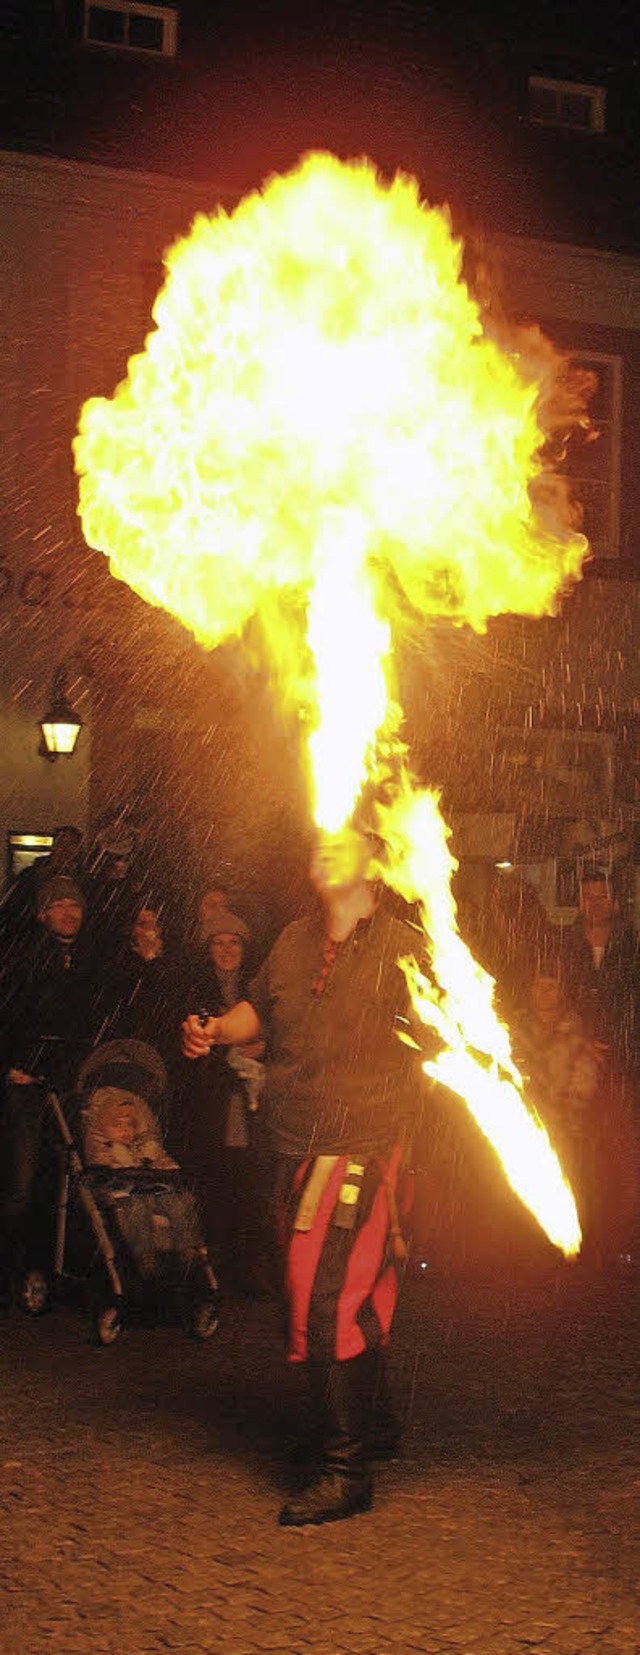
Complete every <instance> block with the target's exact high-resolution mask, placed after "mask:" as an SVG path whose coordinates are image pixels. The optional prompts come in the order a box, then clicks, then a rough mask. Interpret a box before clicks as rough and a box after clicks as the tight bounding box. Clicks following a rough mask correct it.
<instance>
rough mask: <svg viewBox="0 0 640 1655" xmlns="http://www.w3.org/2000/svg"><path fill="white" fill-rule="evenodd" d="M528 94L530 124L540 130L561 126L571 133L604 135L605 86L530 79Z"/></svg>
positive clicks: (540, 76)
mask: <svg viewBox="0 0 640 1655" xmlns="http://www.w3.org/2000/svg"><path fill="white" fill-rule="evenodd" d="M527 91H528V106H527V112H528V116H529V120H530V121H534V122H535V123H536V124H537V125H538V126H562V127H566V128H568V129H569V130H571V131H572V132H604V130H605V105H606V92H605V89H604V87H603V86H585V85H582V84H581V83H580V82H578V81H572V80H551V79H546V78H545V77H544V76H542V75H530V76H529V80H528V82H527Z"/></svg>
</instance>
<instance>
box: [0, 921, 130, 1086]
mask: <svg viewBox="0 0 640 1655" xmlns="http://www.w3.org/2000/svg"><path fill="white" fill-rule="evenodd" d="M0 1022H1V1050H2V1060H3V1065H4V1066H5V1068H7V1069H8V1068H16V1069H22V1070H24V1072H25V1073H26V1074H30V1075H34V1076H40V1075H42V1076H43V1077H44V1078H45V1079H46V1080H47V1081H49V1083H50V1084H51V1085H53V1086H56V1087H59V1088H67V1087H69V1086H71V1085H73V1084H75V1080H76V1077H77V1071H78V1068H79V1066H80V1063H81V1062H82V1059H83V1057H84V1056H86V1054H87V1053H88V1052H89V1051H90V1050H91V1048H92V1046H93V1045H95V1044H96V1043H97V1041H98V1040H99V1039H100V1037H101V1035H102V1033H103V1032H104V1030H105V1029H106V1026H107V1022H108V996H107V990H106V984H105V983H104V981H103V980H102V976H101V974H100V972H99V970H98V967H97V962H96V959H95V956H94V955H93V953H92V951H91V949H90V948H89V946H88V943H87V940H86V938H85V937H83V935H82V933H81V934H80V936H79V937H78V938H77V939H76V941H75V942H74V943H72V944H70V945H66V944H62V943H60V942H59V941H58V940H57V939H56V938H55V937H53V936H51V935H50V934H49V932H48V931H46V930H44V929H43V928H42V927H41V928H40V934H39V935H38V937H37V938H36V940H35V942H34V944H33V947H32V948H31V949H30V951H29V953H28V955H26V956H25V957H23V958H21V960H20V961H19V962H18V963H16V966H15V969H8V970H7V972H6V973H5V976H4V979H3V985H2V1004H1V1008H0Z"/></svg>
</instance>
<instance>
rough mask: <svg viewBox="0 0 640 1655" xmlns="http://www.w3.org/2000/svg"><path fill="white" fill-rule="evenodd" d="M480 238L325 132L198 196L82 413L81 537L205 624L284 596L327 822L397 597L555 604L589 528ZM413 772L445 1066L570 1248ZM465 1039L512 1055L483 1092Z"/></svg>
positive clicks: (400, 848) (567, 1222)
mask: <svg viewBox="0 0 640 1655" xmlns="http://www.w3.org/2000/svg"><path fill="white" fill-rule="evenodd" d="M461 259H462V249H461V245H460V243H459V242H458V241H457V240H456V239H455V238H454V236H453V235H452V233H451V227H450V224H449V220H448V216H447V214H446V213H445V212H442V211H439V210H435V209H432V208H430V207H429V206H428V205H426V204H425V203H423V202H421V200H420V196H419V190H418V186H417V184H416V182H415V180H413V179H410V178H406V177H404V176H401V175H398V176H397V177H396V178H395V179H394V181H393V182H392V183H391V184H389V185H387V184H384V183H383V182H382V181H381V180H380V179H379V177H378V176H377V174H376V171H375V168H374V167H373V166H372V165H371V164H370V163H369V162H366V161H363V162H359V163H357V164H351V165H344V164H342V163H341V162H339V161H337V160H336V159H335V158H334V157H332V156H330V155H312V156H309V157H307V158H306V159H305V160H304V161H303V162H301V164H300V165H299V167H298V168H296V169H295V170H294V171H293V172H292V173H291V174H289V175H288V176H287V177H283V178H280V177H279V178H274V179H272V180H271V181H270V182H269V183H268V184H267V185H266V186H265V188H264V189H263V190H262V191H261V192H259V193H255V194H253V195H251V196H249V197H247V198H246V199H245V200H244V201H242V202H241V203H240V205H239V206H238V208H237V209H236V211H235V212H234V213H233V214H232V215H231V216H230V217H227V216H226V215H225V214H224V213H223V212H222V211H220V212H218V213H217V214H216V215H215V216H213V217H210V218H205V217H199V218H197V219H196V221H195V223H194V225H193V228H192V230H191V232H190V234H189V236H187V237H186V238H185V239H184V240H182V241H180V242H178V243H177V244H176V245H175V246H174V247H173V248H171V249H170V251H169V253H168V254H167V256H166V267H167V280H166V283H165V286H164V288H163V290H162V292H161V293H160V295H159V297H158V299H157V301H156V305H155V307H154V313H153V314H154V321H155V324H156V327H155V331H154V332H152V333H151V334H150V335H149V337H148V339H147V341H146V344H145V349H144V351H143V352H142V353H141V354H140V355H138V356H135V357H133V358H132V360H131V362H130V363H129V370H128V375H127V378H126V380H125V381H124V382H123V383H122V384H121V385H120V386H119V387H118V388H117V390H116V393H115V395H114V397H113V399H112V400H111V401H109V400H107V399H105V398H94V399H92V400H91V401H89V402H88V403H86V405H85V407H84V408H83V410H82V415H81V421H80V428H79V434H78V437H77V438H76V442H75V458H76V467H77V470H78V472H79V474H80V504H79V510H80V514H81V517H82V522H83V528H84V533H85V536H86V539H87V541H88V542H89V544H90V545H92V546H94V547H96V548H97V549H99V550H101V551H104V552H105V553H106V554H107V555H108V557H109V559H110V565H111V569H112V571H113V573H114V574H115V575H116V576H118V577H119V578H121V579H124V580H126V581H128V582H129V584H130V585H131V586H133V587H134V588H135V590H136V591H138V592H139V593H140V594H141V595H142V596H143V597H144V598H146V599H147V600H148V601H149V602H151V603H155V604H161V605H163V606H164V607H166V608H167V609H169V610H171V612H172V613H173V614H174V615H176V616H178V617H179V619H180V620H182V621H183V622H184V624H185V625H186V626H188V627H189V628H190V629H191V631H192V632H193V633H194V634H195V636H196V637H197V638H198V639H199V640H200V641H201V642H202V643H204V644H205V645H207V646H210V647H211V646H214V645H215V644H216V643H218V642H219V641H220V640H221V639H223V638H227V637H229V636H230V635H233V634H240V633H241V632H242V630H243V628H244V626H245V624H246V623H247V621H248V620H249V618H250V617H251V616H254V615H259V614H260V613H261V611H262V613H263V615H267V616H268V641H269V644H270V646H271V649H272V653H273V659H274V662H275V665H276V667H277V669H278V673H279V678H280V683H281V686H282V689H283V690H284V692H286V693H287V694H288V695H289V696H290V697H292V698H293V699H294V700H295V701H297V703H298V704H300V705H304V708H305V710H306V713H307V715H308V722H309V726H310V735H309V741H308V763H309V767H310V772H311V775H310V785H311V791H312V798H313V810H314V815H315V818H316V820H317V822H318V823H319V825H321V826H322V827H323V828H325V829H326V830H329V831H332V830H333V829H337V828H338V827H340V825H341V824H342V823H343V822H344V821H345V820H347V819H348V817H349V816H350V814H351V812H352V810H353V807H354V805H355V803H356V800H357V798H358V796H359V793H360V790H361V788H362V785H363V782H364V781H365V779H366V777H367V775H369V774H371V773H375V770H376V764H377V760H378V755H379V752H380V748H381V745H382V746H384V745H385V744H386V746H387V747H388V745H389V744H390V743H391V744H392V745H393V742H394V739H396V733H397V729H398V725H399V718H400V714H399V710H398V708H397V707H396V706H395V705H394V703H393V701H392V700H391V697H390V693H389V672H390V657H391V631H392V622H393V623H394V624H395V625H396V626H397V624H398V619H399V617H401V616H402V614H403V612H405V611H407V610H413V611H416V610H417V611H418V612H419V613H420V614H422V615H424V616H434V615H444V616H449V617H451V618H452V620H454V621H456V622H463V621H464V622H467V623H468V624H470V625H472V626H473V627H475V628H476V629H482V628H484V627H485V626H486V623H487V620H488V619H489V617H490V616H493V615H497V614H499V613H501V612H503V611H507V610H509V611H517V612H519V613H526V614H530V615H540V614H543V613H548V612H552V611H553V608H554V605H555V601H556V598H557V595H558V593H559V592H560V591H561V590H562V589H563V587H565V586H566V585H567V583H568V582H569V581H570V580H572V579H575V578H576V577H577V576H578V575H579V573H580V569H581V566H582V562H583V559H584V557H585V553H586V549H587V548H586V541H585V539H584V537H583V536H582V535H581V534H579V533H577V532H576V530H575V527H574V523H573V514H572V509H571V506H570V503H569V499H568V494H567V491H566V489H565V488H564V486H563V484H562V482H561V481H558V480H557V479H556V478H555V477H554V478H552V476H551V475H550V473H549V472H546V471H545V461H544V457H543V456H544V445H545V436H546V434H547V432H548V431H551V430H553V432H554V434H556V435H557V432H558V428H559V426H560V425H561V424H562V417H561V415H559V414H558V404H556V405H555V407H554V397H553V387H551V390H550V386H549V382H548V370H549V364H550V363H551V365H552V367H553V365H554V361H555V359H554V354H553V351H552V350H551V348H550V347H549V346H548V345H547V344H546V342H545V347H546V348H545V351H543V352H541V353H540V352H538V353H537V356H536V353H535V352H534V354H533V356H532V357H531V359H529V356H528V353H527V348H526V339H525V336H524V335H519V336H518V339H517V342H515V341H514V344H513V347H512V348H511V349H510V350H506V349H502V348H500V347H499V345H498V343H497V342H496V341H495V340H494V339H492V338H491V337H490V336H489V335H488V333H487V332H486V331H485V330H484V329H483V323H482V318H481V314H480V311H479V307H478V305H477V303H476V302H475V300H474V299H473V298H472V296H471V294H470V293H469V291H468V289H467V287H466V286H465V284H464V282H463V281H462V280H461V276H460V271H461ZM539 338H540V336H538V339H539ZM534 358H535V359H534ZM536 360H537V363H538V366H536ZM541 364H544V373H545V376H546V377H545V382H544V384H543V382H542V366H541ZM555 366H556V367H558V368H560V366H561V364H560V363H559V360H558V361H557V362H555ZM551 377H552V378H553V373H552V376H551ZM579 417H580V410H579V409H578V411H577V412H576V409H575V408H573V409H572V410H571V419H572V420H573V422H574V423H575V422H576V421H577V420H578V419H579ZM568 423H570V421H569V420H568V421H567V424H568ZM301 613H302V614H304V615H306V628H305V629H303V630H301V628H300V623H299V619H298V617H299V616H300V614H301ZM407 787H408V784H407V783H406V780H405V782H404V783H403V786H402V788H401V790H400V794H399V798H398V801H397V805H398V810H400V808H401V807H402V824H403V825H402V832H400V831H399V826H398V823H399V817H398V816H394V815H393V812H392V813H391V815H390V816H389V817H388V819H387V822H386V828H385V831H387V830H388V835H389V839H390V842H392V843H395V846H396V851H395V857H396V862H395V864H394V862H393V858H392V868H391V872H390V873H389V875H388V877H389V882H390V883H394V882H396V883H400V882H401V883H402V888H403V890H404V894H405V895H407V896H409V897H410V898H415V897H417V898H418V900H419V901H420V902H421V904H422V910H423V913H424V918H425V925H426V929H427V933H428V937H429V939H430V943H431V954H432V965H433V970H434V974H435V977H436V981H437V985H438V986H437V988H436V989H435V990H432V988H431V987H430V986H429V984H428V983H427V982H426V980H425V979H423V978H421V977H420V975H419V974H418V973H416V972H412V971H411V969H408V975H409V979H410V981H411V984H412V991H413V994H414V997H415V999H416V1003H417V1005H418V1007H419V1008H420V1007H422V1008H423V1009H424V1008H428V1016H427V1018H426V1020H427V1021H429V1022H431V1023H432V1024H434V1026H436V1027H437V1028H438V1030H439V1032H440V1034H441V1037H442V1040H443V1053H442V1056H441V1058H440V1059H438V1060H437V1063H436V1065H435V1066H431V1067H430V1072H434V1073H435V1072H436V1071H437V1078H439V1079H441V1080H443V1081H444V1082H445V1083H446V1085H448V1086H450V1087H451V1086H454V1089H456V1090H459V1091H461V1092H462V1093H463V1095H464V1096H465V1097H466V1098H467V1101H468V1102H469V1106H470V1107H471V1108H474V1110H475V1111H476V1112H477V1116H478V1118H480V1117H482V1119H481V1124H482V1126H483V1130H485V1131H487V1133H488V1135H489V1136H490V1137H491V1141H492V1142H494V1143H495V1144H496V1147H498V1150H499V1153H500V1155H501V1157H502V1159H503V1163H504V1164H505V1169H506V1170H507V1175H508V1176H509V1177H510V1178H511V1179H512V1181H513V1182H514V1185H515V1187H516V1188H517V1189H518V1191H519V1193H520V1194H521V1195H522V1196H523V1199H525V1200H527V1202H528V1203H529V1204H531V1205H532V1207H533V1210H535V1211H536V1213H537V1216H538V1217H539V1218H540V1222H541V1223H543V1224H544V1226H545V1228H546V1229H547V1231H548V1233H549V1234H550V1235H551V1236H552V1238H553V1239H554V1240H557V1241H558V1242H559V1244H560V1245H562V1246H563V1247H565V1248H566V1250H567V1251H571V1250H573V1249H574V1248H575V1246H576V1245H577V1241H576V1225H577V1220H575V1216H574V1215H575V1209H573V1215H572V1214H571V1213H568V1211H567V1200H566V1194H567V1191H566V1186H565V1185H562V1188H563V1189H564V1191H565V1197H564V1198H563V1200H564V1205H563V1200H561V1199H560V1197H559V1195H558V1190H557V1174H558V1172H559V1169H558V1168H557V1162H556V1161H555V1157H553V1152H552V1151H551V1150H550V1146H549V1145H548V1140H547V1139H546V1134H544V1132H543V1130H542V1128H541V1127H540V1123H538V1122H537V1121H535V1119H534V1117H533V1116H531V1115H529V1114H528V1112H527V1110H526V1107H525V1106H524V1104H523V1102H522V1097H521V1091H520V1082H519V1077H518V1076H517V1072H516V1071H515V1069H514V1068H513V1065H512V1064H511V1060H510V1054H509V1049H508V1035H507V1032H506V1030H503V1029H501V1026H500V1025H499V1023H498V1020H497V1018H496V1016H495V1012H494V1010H493V1006H492V1000H491V993H490V990H489V988H488V987H487V986H486V985H487V983H488V981H489V980H485V982H484V983H483V981H482V979H483V976H484V974H483V973H480V971H479V967H477V966H476V965H475V962H473V960H472V959H471V956H470V955H468V951H467V950H466V949H465V948H464V945H463V943H462V942H461V939H460V937H459V936H458V933H457V930H456V925H455V910H454V907H453V904H452V899H451V894H450V888H449V871H450V870H449V868H448V867H447V866H446V857H445V858H443V857H438V856H437V855H436V854H435V851H434V845H435V841H436V840H437V833H436V832H435V828H434V823H435V822H437V821H438V820H440V823H441V818H439V813H438V812H437V808H436V805H435V801H433V802H432V807H431V808H432V810H433V823H432V829H433V831H434V838H433V839H432V840H429V839H427V838H425V833H424V828H425V814H424V810H425V807H424V801H422V804H421V805H420V809H419V810H418V812H417V814H416V815H415V816H414V814H413V812H412V810H410V809H409V810H408V809H407V808H406V804H407ZM441 830H442V832H443V834H444V824H442V823H441ZM444 842H445V847H446V837H445V840H444ZM419 848H422V850H423V851H425V852H427V855H426V862H429V859H430V858H431V862H430V868H428V867H427V866H426V865H425V862H424V861H422V862H420V863H419V864H418V863H417V861H416V858H415V854H414V853H417V851H418V850H419ZM394 868H395V871H394ZM400 868H402V870H403V871H402V873H400V872H399V869H400ZM412 881H413V885H412ZM472 985H473V994H472V993H471V986H472ZM470 1048H473V1049H475V1050H476V1051H477V1052H483V1053H485V1054H486V1055H487V1057H488V1058H489V1061H490V1064H491V1065H493V1068H494V1075H493V1083H495V1086H497V1087H498V1089H499V1090H498V1092H497V1093H496V1095H495V1098H494V1097H493V1095H492V1099H491V1101H490V1100H489V1097H488V1071H487V1069H486V1066H483V1065H482V1064H481V1065H480V1066H478V1063H477V1060H476V1059H475V1058H474V1056H473V1051H472V1050H470ZM498 1071H500V1072H498ZM454 1083H455V1084H454ZM516 1123H520V1127H521V1129H522V1132H523V1135H522V1138H521V1139H520V1140H519V1143H520V1144H521V1147H518V1148H517V1149H515V1150H513V1149H512V1147H511V1145H512V1133H511V1128H512V1127H513V1128H514V1134H515V1126H516ZM505 1125H506V1127H507V1128H508V1132H507V1137H505V1134H504V1131H503V1128H504V1127H505ZM532 1133H536V1134H538V1136H536V1137H535V1138H532V1136H531V1134H532ZM533 1143H535V1146H536V1150H535V1154H534V1150H533V1148H532V1144H533ZM543 1144H546V1146H547V1147H546V1149H545V1148H543V1147H542V1146H543ZM523 1159H524V1160H525V1161H529V1162H533V1161H537V1162H539V1163H540V1164H541V1167H542V1172H541V1178H540V1181H539V1182H540V1183H541V1184H542V1185H543V1186H544V1184H545V1181H546V1182H547V1183H549V1185H553V1198H552V1199H553V1201H554V1203H555V1206H554V1211H553V1215H551V1214H550V1212H548V1211H547V1208H546V1206H545V1203H544V1199H543V1196H544V1192H543V1194H542V1196H541V1195H540V1191H539V1190H538V1191H537V1192H536V1194H535V1196H532V1195H530V1193H529V1190H528V1186H527V1185H526V1181H525V1180H524V1178H523V1177H522V1176H521V1175H520V1170H519V1167H520V1163H521V1162H522V1160H523ZM561 1183H562V1180H561ZM558 1214H559V1215H560V1216H558ZM577 1233H578V1234H579V1232H577Z"/></svg>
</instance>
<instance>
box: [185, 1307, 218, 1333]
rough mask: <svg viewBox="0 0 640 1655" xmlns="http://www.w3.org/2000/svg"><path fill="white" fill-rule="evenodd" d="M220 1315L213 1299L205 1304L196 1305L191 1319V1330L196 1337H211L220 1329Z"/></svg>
mask: <svg viewBox="0 0 640 1655" xmlns="http://www.w3.org/2000/svg"><path fill="white" fill-rule="evenodd" d="M219 1320H220V1318H219V1316H218V1311H217V1307H216V1305H215V1304H214V1302H213V1300H212V1299H207V1301H206V1303H205V1304H199V1305H196V1308H195V1310H194V1312H193V1318H192V1321H191V1331H192V1333H193V1334H194V1335H195V1338H196V1339H210V1338H211V1336H212V1334H213V1333H216V1332H217V1330H218V1323H219Z"/></svg>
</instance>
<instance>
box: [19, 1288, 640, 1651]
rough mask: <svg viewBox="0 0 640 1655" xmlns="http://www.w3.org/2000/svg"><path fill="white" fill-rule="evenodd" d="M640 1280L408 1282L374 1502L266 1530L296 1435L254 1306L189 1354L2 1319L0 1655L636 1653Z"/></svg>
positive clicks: (77, 1320)
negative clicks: (388, 1451)
mask: <svg viewBox="0 0 640 1655" xmlns="http://www.w3.org/2000/svg"><path fill="white" fill-rule="evenodd" d="M639 1308H640V1284H638V1283H637V1282H635V1281H633V1280H624V1281H623V1280H619V1279H618V1278H613V1279H611V1280H605V1279H603V1278H600V1279H599V1280H593V1279H590V1278H589V1277H588V1276H587V1275H586V1273H585V1272H584V1271H583V1270H581V1268H580V1266H573V1267H567V1268H566V1269H565V1270H561V1271H560V1272H558V1273H555V1274H554V1275H553V1276H552V1277H551V1278H550V1279H548V1280H546V1281H545V1280H542V1279H538V1280H536V1281H534V1282H531V1281H529V1282H527V1283H525V1282H524V1281H523V1280H515V1281H513V1282H512V1283H511V1285H508V1284H505V1283H504V1282H503V1283H501V1284H500V1285H496V1284H495V1283H494V1284H493V1285H492V1284H490V1283H487V1282H485V1283H483V1282H482V1281H476V1282H475V1283H472V1282H469V1281H467V1282H466V1283H462V1284H461V1283H457V1284H456V1283H455V1282H451V1281H445V1280H440V1281H438V1280H431V1278H430V1277H429V1276H428V1275H427V1276H426V1277H425V1278H424V1279H421V1280H419V1281H417V1282H414V1283H412V1284H410V1285H409V1286H408V1287H407V1289H406V1291H405V1296H404V1302H403V1305H402V1309H401V1313H400V1316H399V1320H398V1336H397V1340H396V1345H395V1351H394V1357H393V1364H392V1376H393V1379H394V1384H395V1390H396V1395H397V1398H398V1401H399V1403H400V1406H401V1410H402V1412H403V1415H404V1419H405V1426H406V1447H405V1454H404V1457H403V1460H402V1461H401V1463H400V1464H398V1465H394V1466H390V1467H388V1468H387V1469H385V1470H382V1469H381V1470H380V1472H379V1473H378V1475H377V1479H376V1499H375V1505H374V1509H373V1511H372V1512H371V1513H369V1514H367V1515H366V1516H362V1517H358V1518H355V1519H352V1520H351V1521H350V1522H347V1523H339V1524H335V1525H332V1526H331V1527H327V1528H324V1529H320V1530H305V1531H290V1530H283V1529H279V1528H278V1526H277V1521H276V1517H277V1510H278V1506H279V1503H280V1501H281V1498H282V1494H283V1490H284V1489H285V1487H286V1476H285V1474H284V1472H283V1470H282V1466H283V1465H284V1463H285V1459H286V1451H287V1447H288V1445H289V1444H290V1443H291V1441H292V1440H293V1439H294V1438H295V1436H296V1435H297V1434H298V1433H299V1431H300V1429H301V1428H302V1427H303V1425H304V1422H305V1412H304V1399H303V1391H302V1385H301V1375H300V1372H299V1371H295V1370H291V1369H287V1368H286V1366H285V1364H284V1362H283V1361H282V1358H281V1352H280V1343H279V1331H278V1318H277V1313H276V1310H275V1308H274V1306H273V1305H271V1304H266V1305H265V1304H249V1305H240V1304H229V1305H227V1306H226V1307H224V1308H223V1313H222V1318H221V1326H220V1330H219V1332H218V1333H217V1334H216V1335H215V1336H214V1338H213V1339H212V1340H211V1341H210V1342H209V1343H207V1344H202V1345H198V1344H196V1343H194V1342H190V1341H189V1340H187V1339H186V1338H185V1337H184V1335H183V1334H182V1332H181V1330H180V1328H177V1327H173V1326H166V1325H165V1326H161V1327H152V1328H148V1327H143V1326H139V1325H138V1326H132V1327H130V1328H129V1330H128V1331H127V1332H126V1333H125V1335H124V1336H123V1338H122V1339H121V1341H120V1342H119V1343H118V1344H117V1345H115V1346H113V1347H112V1348H110V1349H107V1350H99V1349H95V1348H93V1347H92V1346H91V1345H90V1343H89V1342H88V1337H87V1323H86V1321H85V1320H84V1318H83V1316H82V1315H81V1314H80V1312H79V1311H78V1310H76V1309H74V1308H71V1307H69V1306H66V1307H63V1308H59V1309H57V1310H56V1311H55V1312H54V1313H53V1314H52V1315H49V1316H46V1317H44V1318H42V1319H41V1320H40V1321H29V1320H28V1319H26V1318H25V1317H24V1316H21V1315H20V1314H19V1313H18V1312H15V1311H14V1312H11V1313H5V1314H3V1315H2V1320H1V1322H0V1337H1V1339H2V1354H1V1358H0V1371H1V1385H2V1399H3V1413H4V1422H3V1427H2V1443H1V1447H0V1490H1V1504H2V1513H3V1525H2V1529H3V1538H2V1545H1V1552H0V1557H1V1564H0V1567H1V1571H2V1575H1V1580H0V1649H1V1651H2V1655H75V1652H76V1651H89V1650H90V1651H91V1652H92V1655H93V1652H95V1655H102V1652H104V1655H106V1652H109V1655H111V1652H115V1651H118V1655H156V1652H157V1655H160V1652H165V1651H167V1650H169V1651H175V1652H179V1655H187V1652H198V1655H199V1652H201V1651H202V1652H205V1651H206V1652H212V1655H257V1652H260V1655H263V1652H270V1655H276V1652H282V1655H413V1652H414V1651H417V1652H419V1655H522V1652H525V1655H638V1652H639V1651H640V1609H639V1605H638V1574H639V1565H640V1530H639V1523H638V1519H639V1515H640V1511H639V1507H640V1500H639V1494H640V1446H639V1432H638V1422H639V1414H640V1409H639V1397H638V1370H639V1363H638V1357H639V1355H640V1323H639V1318H638V1310H639Z"/></svg>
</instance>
